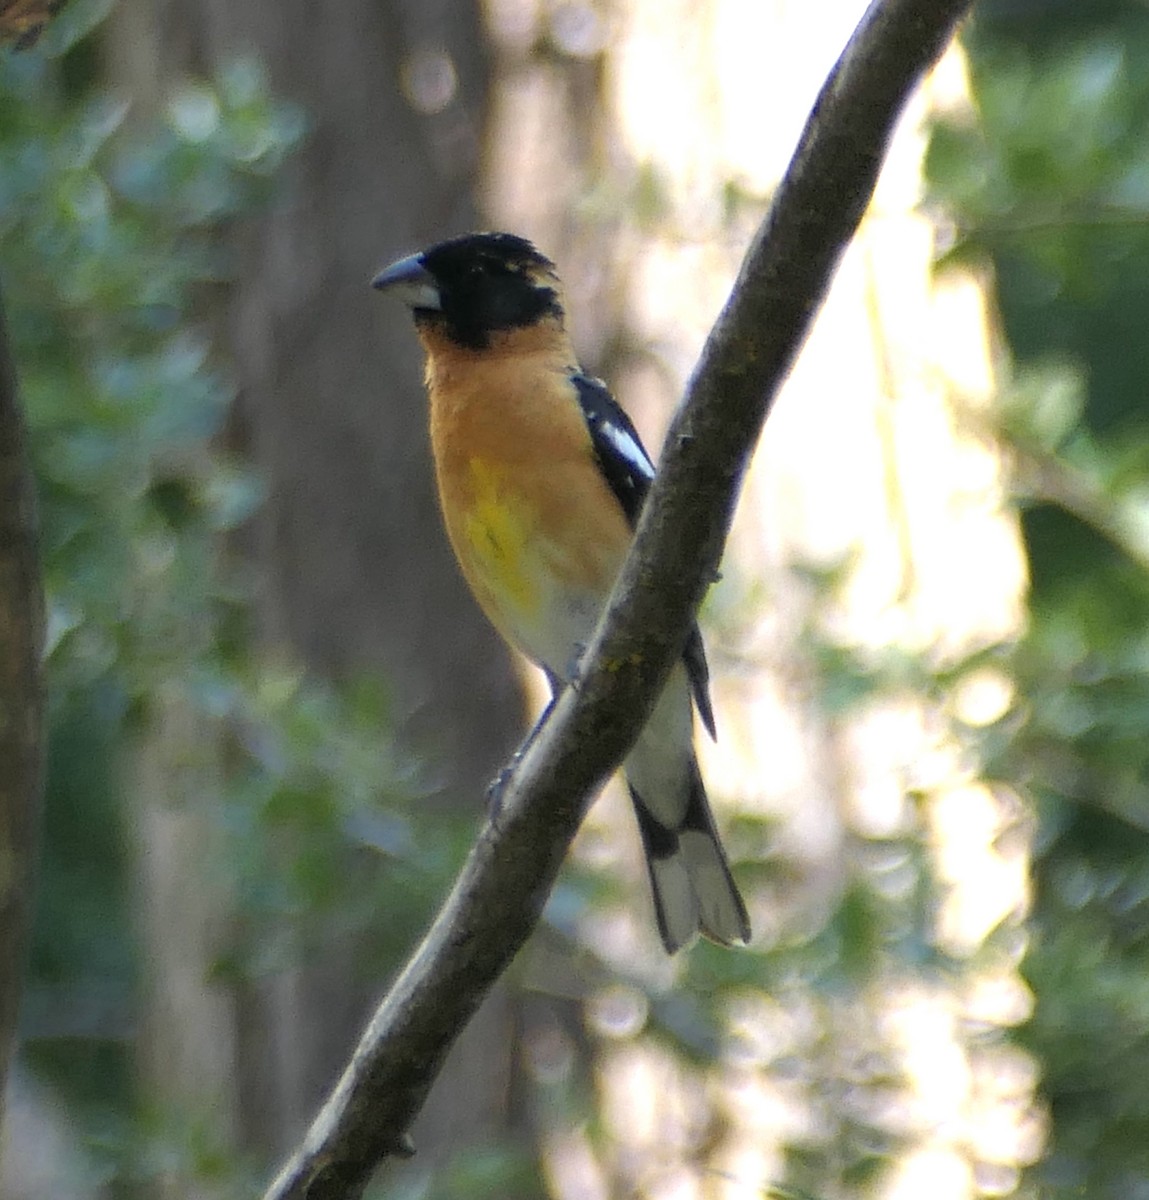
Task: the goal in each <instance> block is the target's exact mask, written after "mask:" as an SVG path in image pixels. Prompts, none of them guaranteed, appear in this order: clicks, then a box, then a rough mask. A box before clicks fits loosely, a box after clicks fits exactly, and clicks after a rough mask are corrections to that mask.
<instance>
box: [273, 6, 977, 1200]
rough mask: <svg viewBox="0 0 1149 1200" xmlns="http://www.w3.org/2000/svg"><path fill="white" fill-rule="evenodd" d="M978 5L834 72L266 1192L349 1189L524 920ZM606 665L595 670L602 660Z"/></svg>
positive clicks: (314, 1199)
mask: <svg viewBox="0 0 1149 1200" xmlns="http://www.w3.org/2000/svg"><path fill="white" fill-rule="evenodd" d="M971 2H972V0H887V2H885V3H875V4H873V5H872V6H871V7H870V9H869V11H868V12H867V14H866V16H865V17H864V18H863V21H862V23H861V25H859V27H858V29H857V31H856V32H855V34H854V36H853V38H852V39H851V40H850V44H849V45H848V46H847V48H846V50H845V52H844V53H843V55H842V57H841V59H840V60H839V61H838V63H837V65H836V66H835V68H834V70H833V72H832V73H831V75H830V78H829V79H828V80H827V82H826V85H825V86H824V88H823V89H822V93H821V95H820V96H819V98H818V102H817V104H816V106H815V109H814V112H813V114H812V115H811V117H810V120H809V122H808V123H807V126H806V129H805V132H804V134H803V137H802V141H801V144H800V145H799V148H798V150H797V153H796V154H795V157H794V161H793V162H792V164H791V166H790V169H789V171H788V173H787V175H786V177H785V179H784V180H783V182H782V185H781V187H780V188H779V190H778V193H777V195H776V196H775V200H774V203H773V205H772V207H771V210H770V212H769V213H768V214H767V217H766V220H765V221H764V223H763V225H762V227H761V229H760V230H759V231H758V234H757V236H756V238H755V241H754V244H753V246H752V247H751V249H750V252H749V254H748V256H747V259H746V262H745V264H744V265H743V268H742V272H741V274H740V275H739V278H738V281H737V283H736V285H735V288H734V291H733V293H732V295H731V297H730V300H729V301H728V302H727V305H726V308H725V310H724V311H723V313H722V315H721V316H720V318H719V320H718V323H717V325H716V326H715V328H714V330H713V331H712V333H711V335H710V338H709V340H708V342H707V344H706V347H705V349H704V351H703V355H702V359H701V361H700V363H699V366H698V369H697V371H696V373H695V375H694V378H693V380H692V382H691V385H690V388H689V392H688V397H687V400H686V402H685V404H684V406H683V408H682V409H681V410H680V412H679V414H678V416H677V418H676V419H675V421H674V424H673V425H672V427H671V431H670V434H669V435H668V438H667V443H666V446H665V448H664V451H663V455H662V464H661V469H660V473H659V478H658V480H657V482H656V483H655V486H654V489H653V490H652V492H651V495H650V499H649V502H648V503H647V506H646V512H645V514H644V516H643V520H642V523H641V525H640V528H639V532H638V537H637V540H636V544H635V547H634V550H633V551H632V553H631V555H630V558H629V559H628V561H627V564H626V567H625V569H624V571H623V574H622V577H621V578H620V580H619V582H618V585H617V586H616V588H615V591H614V595H613V597H612V602H611V604H610V605H609V607H608V611H607V614H606V616H605V617H604V620H603V622H602V624H601V625H600V626H599V630H598V633H597V635H596V637H595V640H594V643H593V645H592V647H591V650H590V653H589V661H590V663H591V664H592V666H591V669H590V670H589V671H588V673H587V677H586V679H585V681H584V683H583V685H582V686H581V687H580V688H579V690H578V693H577V694H575V693H571V692H569V691H568V692H567V693H565V694H564V695H563V696H562V697H561V698H560V700H559V702H558V704H557V705H556V706H555V709H554V712H553V713H552V717H551V720H550V721H549V722H548V723H547V726H546V728H545V729H544V730H543V731H542V733H541V734H540V735H539V737H538V738H537V739H536V741H535V742H534V744H533V745H532V747H531V749H530V752H529V753H528V754H527V755H526V757H525V758H524V759H523V761H522V762H521V763H520V764H519V768H518V770H517V771H516V772H515V774H514V777H513V779H512V781H511V783H510V786H509V787H508V790H507V792H506V794H505V799H504V808H503V815H502V816H501V818H500V821H499V826H498V828H497V829H493V828H491V827H489V826H488V828H486V829H485V830H484V831H483V833H482V835H481V837H480V838H479V841H478V844H477V845H476V846H475V848H474V850H473V851H472V853H471V856H470V857H469V858H468V860H467V862H466V864H465V865H464V867H463V870H462V873H461V874H460V875H459V878H458V880H457V881H456V884H455V888H454V890H453V891H452V893H451V895H450V897H449V898H448V900H447V901H446V903H445V904H444V906H443V908H442V910H441V911H440V913H439V916H438V918H437V919H436V921H435V924H434V925H433V926H432V928H431V931H430V932H429V933H428V935H427V937H426V939H425V941H424V942H423V944H422V946H420V948H419V950H418V951H417V952H416V954H415V956H414V958H413V959H412V960H411V961H410V963H408V965H407V967H406V969H405V970H404V971H403V973H402V975H401V976H400V977H399V979H398V981H397V982H396V983H395V985H394V986H393V988H392V989H391V991H390V993H389V994H388V996H387V997H386V998H385V999H384V1001H383V1003H382V1004H381V1005H380V1007H379V1009H378V1011H377V1012H376V1014H375V1017H374V1019H373V1020H372V1022H371V1024H370V1026H369V1027H368V1029H367V1031H366V1033H365V1034H364V1035H363V1038H362V1040H361V1042H360V1044H359V1047H358V1049H357V1050H356V1052H355V1055H354V1057H353V1059H352V1061H351V1064H350V1065H349V1066H348V1068H347V1070H346V1072H345V1073H344V1076H343V1078H342V1079H341V1080H340V1082H339V1084H338V1086H337V1087H336V1089H335V1091H334V1092H333V1094H332V1095H331V1097H330V1098H329V1100H328V1101H327V1103H326V1105H325V1106H324V1108H323V1110H322V1111H321V1112H320V1114H319V1116H318V1117H317V1118H316V1120H315V1122H314V1123H313V1125H312V1127H311V1129H310V1130H309V1132H308V1134H307V1136H306V1138H305V1139H304V1142H303V1145H302V1146H301V1147H300V1149H299V1150H298V1151H297V1152H296V1153H295V1155H294V1156H293V1157H292V1158H291V1159H290V1160H289V1162H288V1163H287V1164H286V1166H285V1167H284V1168H283V1170H282V1172H281V1174H280V1176H279V1178H278V1179H277V1180H276V1181H275V1183H274V1184H273V1185H272V1186H271V1188H270V1189H269V1190H268V1192H267V1193H266V1200H287V1198H288V1197H290V1198H293V1200H302V1198H303V1197H307V1198H308V1200H346V1198H348V1197H357V1196H360V1195H361V1194H362V1191H363V1189H364V1187H365V1186H366V1184H367V1181H368V1180H369V1178H370V1176H371V1173H372V1172H373V1171H374V1169H375V1167H376V1166H377V1165H378V1163H379V1162H380V1161H381V1160H382V1159H383V1158H384V1157H386V1156H387V1155H389V1154H402V1153H405V1152H409V1145H408V1143H407V1140H406V1139H407V1132H406V1131H407V1130H408V1129H409V1128H410V1125H411V1122H412V1121H413V1120H414V1118H415V1115H416V1114H417V1113H418V1111H419V1109H420V1108H421V1106H422V1104H423V1100H424V1098H425V1097H426V1094H427V1091H428V1089H429V1088H430V1086H431V1084H432V1082H433V1081H434V1079H435V1076H436V1074H437V1073H438V1070H439V1068H440V1066H441V1065H442V1062H443V1059H444V1057H445V1056H446V1053H447V1051H448V1049H449V1048H450V1046H451V1044H452V1043H453V1041H454V1039H455V1038H456V1037H457V1036H458V1034H459V1032H460V1031H461V1030H462V1028H463V1026H464V1025H465V1024H466V1022H467V1020H468V1018H469V1017H470V1016H471V1014H472V1013H473V1012H474V1011H475V1009H476V1008H477V1007H478V1005H479V1003H480V1002H481V1000H482V999H483V997H484V996H485V994H486V992H487V990H488V989H489V988H490V986H491V985H492V983H494V981H495V980H496V979H497V978H498V977H499V975H500V974H501V973H502V972H503V971H504V970H505V969H506V967H507V965H508V964H509V963H510V961H511V959H512V958H513V957H514V956H515V954H516V953H517V951H518V950H519V948H520V946H521V945H522V944H523V942H524V941H525V940H526V938H527V937H528V935H529V934H530V932H531V930H532V929H533V928H534V926H535V923H536V922H537V920H538V917H539V914H540V912H541V911H542V907H543V904H544V903H545V901H546V898H547V895H548V894H549V892H550V889H551V885H552V883H553V882H554V878H555V876H556V874H557V873H558V870H559V867H560V865H561V863H562V860H563V857H564V855H565V854H566V851H567V847H568V846H569V844H570V841H571V839H572V838H573V836H574V834H575V831H576V830H577V828H578V826H579V823H580V821H581V820H582V817H583V814H584V812H585V809H586V806H587V804H588V803H589V799H590V797H591V796H592V795H593V794H594V792H595V790H596V789H597V788H598V787H599V786H600V784H601V783H602V782H603V780H604V779H605V778H606V777H607V776H608V775H609V774H610V772H611V771H613V770H614V768H615V766H616V765H617V764H618V763H619V762H621V760H622V758H623V757H624V756H625V754H626V752H627V750H628V749H629V748H630V746H631V745H632V744H633V742H634V740H635V738H636V737H637V736H638V733H639V730H640V729H641V727H642V724H643V721H644V719H645V717H646V714H647V713H648V712H649V710H650V708H651V706H652V704H653V701H654V697H655V696H656V695H657V693H658V690H659V687H660V685H661V684H662V682H663V680H664V679H665V677H666V674H667V672H668V671H669V670H670V667H671V665H672V663H673V661H674V659H675V658H676V657H677V655H678V653H679V651H680V648H681V646H682V643H683V640H684V638H685V635H686V629H687V626H688V625H689V623H690V620H691V618H692V615H693V613H694V611H695V609H696V608H697V605H698V603H699V601H700V600H701V598H702V595H703V593H704V592H705V590H706V588H707V586H708V585H709V583H710V581H711V580H712V579H713V578H714V573H715V571H716V569H717V565H718V561H719V558H720V556H721V552H722V546H723V543H724V540H725V537H726V532H727V529H728V527H729V523H730V516H731V513H732V511H733V508H734V503H735V500H736V498H737V495H738V490H739V486H740V484H741V480H742V475H743V472H744V470H745V466H746V463H747V460H748V459H749V456H750V453H751V451H752V449H753V447H754V445H755V443H756V442H757V439H758V435H759V433H760V431H761V428H762V423H763V422H764V420H765V418H766V413H767V411H768V409H769V406H770V403H771V400H772V399H773V397H774V395H775V393H776V392H777V390H778V387H779V385H780V384H781V382H782V380H783V379H784V378H785V376H786V374H787V373H788V371H789V369H790V367H791V364H792V363H793V361H794V359H795V357H796V356H797V353H798V350H799V349H800V347H801V345H802V343H803V341H804V340H805V337H806V334H807V332H808V330H809V327H810V324H811V322H812V319H813V316H814V314H815V312H816V311H817V309H818V307H819V305H820V304H821V302H822V299H823V297H824V295H825V293H826V290H827V288H828V287H829V284H830V280H831V278H832V276H833V274H834V270H835V268H836V266H837V264H838V260H839V258H840V257H841V254H842V251H843V250H844V249H845V247H846V245H847V244H848V242H849V240H850V238H851V237H852V236H853V234H854V232H855V230H856V229H857V226H858V222H859V221H860V219H861V216H862V213H863V211H864V210H865V208H866V205H867V204H868V203H869V199H870V196H871V194H872V192H873V188H874V184H875V182H876V180H877V175H878V170H879V168H880V166H881V162H882V158H883V155H884V153H885V149H886V145H887V142H888V140H889V137H890V134H891V132H892V129H893V125H894V122H895V121H896V119H897V117H898V114H899V113H900V112H901V109H902V106H903V104H904V102H905V100H906V97H907V96H908V94H909V92H910V91H911V89H912V88H913V87H914V86H915V84H916V83H917V82H918V80H919V79H920V78H921V76H922V75H923V74H924V73H925V71H926V70H927V69H928V68H929V67H930V65H931V64H932V63H933V62H934V61H935V60H936V58H937V57H938V55H939V54H940V53H941V51H942V49H943V48H944V46H945V45H946V43H947V42H948V40H949V38H950V36H951V35H952V32H953V28H954V26H955V25H956V23H957V22H958V20H959V19H960V18H961V17H962V15H963V14H964V13H965V11H966V10H967V8H968V7H969V6H970V3H971ZM604 664H605V665H607V667H608V669H605V670H604V669H602V667H603V665H604Z"/></svg>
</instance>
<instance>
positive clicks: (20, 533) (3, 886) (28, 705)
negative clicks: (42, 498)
mask: <svg viewBox="0 0 1149 1200" xmlns="http://www.w3.org/2000/svg"><path fill="white" fill-rule="evenodd" d="M42 614H43V598H42V592H41V580H40V559H39V553H38V549H37V544H36V516H35V505H34V503H33V493H32V476H31V470H30V468H29V466H28V460H27V452H26V450H25V444H24V422H23V419H22V417H21V413H20V406H19V403H18V397H17V394H16V373H15V371H14V370H13V367H12V361H11V358H10V357H9V353H8V341H7V337H6V336H5V331H4V316H3V313H2V312H0V1104H2V1101H3V1096H4V1078H5V1074H6V1068H7V1065H8V1056H9V1053H10V1051H11V1047H12V1041H13V1036H14V1034H15V1029H16V1014H17V1010H18V1008H19V1004H20V989H21V983H22V981H23V978H24V970H23V967H24V945H25V940H26V937H27V932H28V923H29V918H30V915H31V908H32V884H33V877H34V874H35V862H36V847H37V845H38V840H39V839H38V832H39V812H40V787H41V766H42V754H43V728H42V722H43V695H42V680H41V674H40V645H41V624H42Z"/></svg>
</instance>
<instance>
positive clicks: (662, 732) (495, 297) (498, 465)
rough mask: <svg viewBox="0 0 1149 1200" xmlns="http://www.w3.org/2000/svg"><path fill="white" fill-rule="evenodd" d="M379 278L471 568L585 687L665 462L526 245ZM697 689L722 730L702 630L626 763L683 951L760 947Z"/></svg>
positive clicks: (674, 944)
mask: <svg viewBox="0 0 1149 1200" xmlns="http://www.w3.org/2000/svg"><path fill="white" fill-rule="evenodd" d="M373 282H374V286H375V287H377V288H380V289H383V290H385V291H389V292H392V293H393V294H395V295H397V296H398V297H400V298H401V299H402V300H404V301H405V302H406V303H407V304H408V305H409V306H410V307H411V309H412V310H413V313H414V318H415V327H416V329H417V331H418V335H419V340H420V341H421V342H422V344H423V349H424V351H425V352H426V358H427V370H426V383H427V391H428V393H429V395H430V402H431V445H432V449H433V452H434V457H435V469H436V475H437V477H438V485H439V498H440V502H441V504H442V509H443V516H444V519H445V521H446V525H447V533H448V535H449V537H450V540H451V545H452V546H453V548H454V551H455V554H456V556H457V558H458V560H459V565H460V567H461V568H462V571H463V574H464V576H465V577H466V579H467V582H468V583H469V584H470V586H471V590H472V591H473V592H474V594H475V598H476V599H477V600H478V602H479V604H480V605H481V606H482V609H483V611H484V612H485V613H486V614H487V616H488V618H489V619H490V620H491V622H492V623H493V624H494V626H495V628H496V629H498V631H499V633H500V634H502V636H503V637H504V638H505V639H506V640H507V641H508V642H509V643H510V644H511V645H512V646H515V647H517V648H518V649H519V650H521V651H523V653H525V654H526V655H527V656H528V657H529V658H531V659H533V660H534V661H535V662H536V663H538V664H539V665H540V666H541V667H542V668H543V670H544V671H545V672H546V674H547V676H548V678H549V680H550V682H551V687H552V691H554V692H556V693H557V691H558V689H559V688H560V687H561V686H562V685H563V684H564V683H565V682H566V681H568V680H571V679H573V678H575V677H576V672H577V667H578V660H579V657H580V655H581V654H582V652H583V650H584V648H585V646H586V644H587V642H588V641H589V640H590V637H591V635H592V633H593V632H594V628H595V625H596V624H597V622H598V618H599V615H600V613H601V611H602V608H603V606H604V604H605V603H606V600H607V598H608V596H609V595H610V591H611V588H612V587H613V585H614V581H615V578H616V576H617V575H618V572H619V569H620V568H621V566H622V563H623V559H624V558H625V557H626V553H627V550H628V549H629V546H630V541H631V536H632V534H633V531H634V526H635V523H636V522H637V519H638V515H639V512H640V510H641V508H642V504H643V501H644V499H645V497H646V494H647V491H648V490H649V488H650V482H651V480H652V479H653V478H654V466H653V464H652V463H651V461H650V458H649V456H648V455H647V453H646V451H645V450H644V449H643V447H642V443H641V441H640V440H639V436H638V434H637V432H636V431H635V428H634V426H633V425H632V424H631V422H630V420H629V419H628V418H627V416H626V414H625V413H624V412H623V411H622V409H621V408H619V406H618V405H617V404H616V403H615V401H614V398H613V397H612V396H611V394H610V392H609V391H607V389H606V386H605V385H604V384H603V383H602V382H601V381H600V380H598V379H593V378H591V377H590V376H588V375H586V374H584V373H583V372H582V371H581V370H580V369H579V366H578V363H577V361H576V359H575V354H574V350H573V348H572V346H571V343H570V339H569V338H568V336H567V333H566V329H565V326H564V319H563V315H564V314H563V297H562V289H561V285H560V283H559V280H558V277H557V275H556V274H555V267H554V264H553V263H551V262H550V261H549V260H548V259H546V258H544V257H543V255H541V254H540V253H539V252H538V251H537V250H536V249H535V248H534V246H532V245H531V244H530V242H528V241H525V240H524V239H523V238H520V237H515V236H513V235H512V234H507V233H479V234H469V235H467V236H465V237H460V238H455V239H453V240H451V241H447V242H442V243H440V244H439V245H436V246H432V247H431V248H430V249H428V250H424V251H423V252H422V253H420V254H414V255H412V256H411V257H409V258H404V259H401V260H399V261H398V262H396V263H394V264H392V265H391V266H389V267H387V268H386V269H385V270H383V271H382V272H380V274H379V275H377V276H376V277H375V279H374V281H373ZM692 695H693V699H694V703H695V705H696V706H697V708H698V712H699V715H700V716H701V718H702V722H703V724H704V725H705V726H706V728H707V730H708V731H709V732H710V734H711V736H713V734H714V715H713V712H712V711H711V707H710V699H709V695H708V690H707V666H706V658H705V655H704V653H703V649H702V639H701V636H700V635H699V632H698V628H697V626H695V627H694V628H692V630H691V633H690V636H689V639H688V641H687V644H686V647H685V650H684V652H683V656H682V661H681V663H679V664H678V665H677V666H676V667H675V668H674V669H673V672H672V674H671V676H670V679H669V681H668V682H667V685H666V688H665V690H664V691H663V693H662V696H661V698H660V699H659V700H658V702H657V704H656V705H655V708H654V710H653V712H652V713H651V716H650V719H649V721H648V722H647V725H646V726H645V728H644V730H643V732H642V734H641V735H640V737H639V739H638V741H637V743H636V744H635V746H634V749H633V750H632V751H631V752H630V754H629V755H628V757H627V759H626V762H625V764H624V771H625V774H626V780H627V784H628V785H629V788H630V794H631V798H632V799H633V801H634V811H635V813H636V815H637V817H638V827H639V831H640V833H641V835H642V843H643V846H644V848H645V850H646V861H647V865H648V869H649V873H650V883H651V888H652V891H653V893H654V906H655V911H656V913H657V917H658V928H659V932H660V933H661V935H662V941H663V943H664V945H665V946H666V949H667V951H668V952H670V953H673V952H674V951H675V950H677V949H678V948H679V947H680V946H682V945H684V944H685V943H687V942H689V941H690V940H692V939H693V938H694V936H695V934H696V933H698V932H699V931H701V932H702V933H704V934H705V935H707V936H708V937H710V938H712V939H713V940H714V941H717V942H721V943H724V944H729V943H731V942H746V941H748V940H749V938H750V922H749V920H748V918H747V915H746V908H745V905H744V904H743V903H742V898H741V896H740V895H739V894H738V889H737V888H736V887H735V885H734V880H733V878H732V877H731V874H730V867H729V865H728V863H727V861H726V855H725V854H724V852H723V849H722V845H721V843H720V842H719V840H718V833H717V831H716V829H715V826H714V817H713V815H712V814H711V811H710V805H709V804H708V803H707V799H706V792H705V789H704V788H703V784H702V777H701V775H700V774H699V770H698V762H697V760H696V758H695V756H694V750H693V745H692V741H693V730H692V713H691V696H692Z"/></svg>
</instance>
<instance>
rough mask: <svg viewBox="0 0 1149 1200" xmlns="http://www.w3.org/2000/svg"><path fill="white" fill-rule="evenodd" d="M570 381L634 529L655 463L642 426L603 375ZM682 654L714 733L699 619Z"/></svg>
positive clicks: (700, 711) (705, 720)
mask: <svg viewBox="0 0 1149 1200" xmlns="http://www.w3.org/2000/svg"><path fill="white" fill-rule="evenodd" d="M571 382H572V383H573V384H574V386H575V391H576V392H577V393H578V399H579V404H580V405H581V406H582V414H583V417H584V418H585V420H586V424H587V428H588V429H589V430H590V440H591V444H592V445H593V446H594V453H595V458H596V459H597V460H598V465H599V469H600V470H601V471H602V473H603V476H604V477H605V479H606V481H607V483H609V484H610V490H611V491H612V492H614V494H615V496H616V498H617V499H618V502H619V504H621V505H622V511H623V512H624V513H626V519H627V520H628V521H629V522H630V527H631V529H633V528H634V527H635V526H636V525H637V524H638V517H639V514H640V513H641V512H642V506H643V504H644V503H645V502H646V494H647V492H649V491H650V484H651V481H652V480H653V479H654V463H652V462H651V461H650V455H649V454H647V452H646V449H645V447H644V446H643V444H642V439H641V438H640V437H639V436H638V430H637V429H635V427H634V425H633V424H632V422H631V419H630V418H629V417H628V416H627V415H626V413H625V412H623V410H622V409H621V408H620V407H619V404H618V401H617V400H615V398H614V397H613V396H612V395H611V394H610V389H609V388H608V387H607V386H606V384H605V383H603V381H602V380H601V379H595V378H593V377H592V376H590V375H572V376H571ZM682 659H683V662H684V663H685V664H686V673H687V676H688V677H689V679H690V690H691V691H692V692H693V693H694V703H695V704H696V705H697V706H698V715H699V716H700V717H701V718H702V723H703V725H705V726H706V731H707V733H709V734H710V736H711V737H714V710H713V709H712V708H711V707H710V692H709V687H708V685H709V680H710V670H709V668H708V667H707V665H706V652H705V651H704V650H703V647H702V634H701V633H699V631H698V626H697V625H696V624H695V625H692V626H691V627H690V633H689V634H688V635H687V638H686V646H685V648H684V650H683V653H682Z"/></svg>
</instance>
